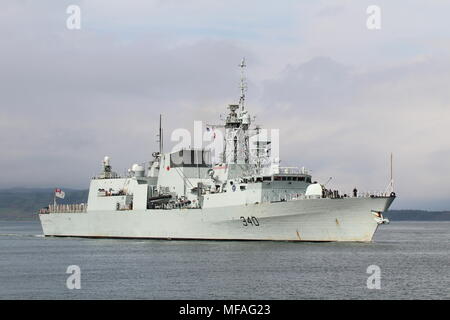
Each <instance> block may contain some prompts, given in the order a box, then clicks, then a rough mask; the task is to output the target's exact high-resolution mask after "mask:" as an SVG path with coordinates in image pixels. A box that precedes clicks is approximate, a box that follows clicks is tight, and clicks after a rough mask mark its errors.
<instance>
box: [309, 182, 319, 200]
mask: <svg viewBox="0 0 450 320" xmlns="http://www.w3.org/2000/svg"><path fill="white" fill-rule="evenodd" d="M322 190H323V189H322V185H320V184H319V183H313V184H310V185H309V186H308V187H307V188H306V192H305V196H307V197H311V198H320V197H322Z"/></svg>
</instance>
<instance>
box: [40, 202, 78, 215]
mask: <svg viewBox="0 0 450 320" xmlns="http://www.w3.org/2000/svg"><path fill="white" fill-rule="evenodd" d="M86 210H87V203H75V204H57V205H53V204H50V205H49V206H48V207H46V208H42V209H41V210H39V213H41V214H43V213H77V212H79V213H83V212H86Z"/></svg>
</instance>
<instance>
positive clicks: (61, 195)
mask: <svg viewBox="0 0 450 320" xmlns="http://www.w3.org/2000/svg"><path fill="white" fill-rule="evenodd" d="M65 196H66V194H65V193H64V191H62V190H61V189H55V197H58V198H61V199H64V197H65Z"/></svg>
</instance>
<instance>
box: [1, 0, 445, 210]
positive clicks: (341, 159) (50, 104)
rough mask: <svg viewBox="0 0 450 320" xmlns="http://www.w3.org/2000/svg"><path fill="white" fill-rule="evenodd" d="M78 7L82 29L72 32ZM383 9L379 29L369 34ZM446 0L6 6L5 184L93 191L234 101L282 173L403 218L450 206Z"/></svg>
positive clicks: (99, 0)
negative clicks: (268, 140) (275, 153)
mask: <svg viewBox="0 0 450 320" xmlns="http://www.w3.org/2000/svg"><path fill="white" fill-rule="evenodd" d="M70 5H77V6H79V8H80V10H81V11H80V12H81V16H80V17H81V20H80V21H81V24H80V29H69V28H67V24H66V22H67V19H68V18H69V16H70V14H68V13H67V12H66V10H67V7H68V6H70ZM370 5H377V6H378V7H379V8H380V22H381V23H380V27H381V28H380V29H375V30H370V29H368V28H367V25H366V22H367V19H368V18H369V16H370V14H368V13H367V12H366V10H367V8H368V7H369V6H370ZM449 12H450V2H445V1H437V0H436V1H433V0H430V1H414V0H413V1H364V0H357V1H350V0H347V1H345V0H344V1H306V0H305V1H300V0H298V1H293V0H292V1H289V0H285V1H282V0H281V1H261V0H258V1H256V0H255V1H253V0H248V1H234V0H229V1H211V0H183V1H175V0H164V1H163V0H153V1H143V0H142V1H138V0H129V1H111V0H108V1H107V0H90V1H75V0H71V1H65V0H63V1H56V0H54V1H48V0H43V1H31V0H28V1H26V0H22V1H17V0H3V1H1V2H0V38H1V39H2V41H1V42H0V57H1V59H0V150H1V151H0V168H1V171H0V172H1V173H0V188H9V187H67V188H88V186H89V179H90V178H91V177H92V176H94V175H95V174H96V173H98V172H99V171H100V170H101V160H102V159H103V157H104V156H105V155H108V156H110V158H111V162H112V165H113V168H114V169H115V170H116V171H117V172H118V173H123V172H124V171H125V170H126V169H127V168H129V167H130V166H131V165H132V164H133V163H142V162H144V161H148V160H150V159H151V154H152V152H153V151H156V150H157V148H158V144H157V142H156V137H155V136H156V134H157V130H158V118H159V114H160V113H162V114H163V121H164V129H165V133H166V134H165V141H166V145H167V148H170V132H172V131H173V130H175V129H177V128H186V129H188V130H192V129H193V122H194V120H204V121H205V122H210V123H217V122H219V115H220V114H224V113H226V107H227V105H228V104H230V103H236V102H238V99H239V68H238V64H239V63H240V61H241V59H242V57H245V58H246V61H247V70H246V74H247V82H248V91H247V100H246V101H247V109H248V110H249V111H250V113H251V114H252V115H254V116H256V122H257V123H258V124H261V125H264V126H265V127H267V128H276V129H279V130H280V156H281V159H282V165H286V166H305V167H306V168H308V169H309V170H310V172H311V174H312V175H313V179H314V180H317V181H319V182H323V183H324V182H326V181H327V180H328V178H329V177H332V178H333V179H332V180H331V182H330V184H329V185H328V186H329V187H330V188H335V189H340V190H342V191H343V192H349V191H350V190H352V189H353V187H357V188H358V189H359V190H361V191H383V190H385V189H386V186H387V185H388V183H389V158H390V153H391V152H392V153H393V158H394V165H393V168H394V180H395V191H396V193H397V195H398V198H397V199H396V201H395V202H394V205H393V207H392V208H394V209H428V210H449V209H450V138H449V134H450V129H449V123H450V90H449V85H450V41H449V39H450V20H449V19H448V13H449Z"/></svg>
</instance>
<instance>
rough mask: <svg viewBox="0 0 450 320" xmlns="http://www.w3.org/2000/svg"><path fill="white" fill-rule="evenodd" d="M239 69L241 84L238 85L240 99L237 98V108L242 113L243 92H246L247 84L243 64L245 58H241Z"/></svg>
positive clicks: (243, 104) (243, 103) (244, 65)
mask: <svg viewBox="0 0 450 320" xmlns="http://www.w3.org/2000/svg"><path fill="white" fill-rule="evenodd" d="M239 67H240V68H241V83H240V89H241V97H240V98H239V106H240V107H241V111H244V106H245V92H246V91H247V82H246V78H245V69H244V68H245V67H247V65H246V64H245V57H244V58H242V61H241V64H240V65H239Z"/></svg>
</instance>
